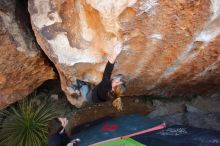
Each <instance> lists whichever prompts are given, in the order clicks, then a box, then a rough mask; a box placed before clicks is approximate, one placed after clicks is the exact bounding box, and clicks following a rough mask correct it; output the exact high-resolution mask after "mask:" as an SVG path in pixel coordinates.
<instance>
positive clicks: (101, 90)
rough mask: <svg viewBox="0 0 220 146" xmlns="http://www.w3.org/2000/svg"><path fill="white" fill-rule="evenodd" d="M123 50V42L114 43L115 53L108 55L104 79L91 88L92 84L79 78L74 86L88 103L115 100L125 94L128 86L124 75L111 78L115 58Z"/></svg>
mask: <svg viewBox="0 0 220 146" xmlns="http://www.w3.org/2000/svg"><path fill="white" fill-rule="evenodd" d="M121 50H122V44H121V43H120V42H117V43H116V44H115V45H114V49H113V54H112V55H111V56H109V57H108V63H107V65H106V67H105V70H104V74H103V78H102V81H101V82H100V83H99V84H98V85H97V86H95V87H94V88H93V89H91V85H90V84H89V83H86V82H84V81H81V80H77V84H76V85H74V86H73V88H74V90H75V91H76V93H78V95H81V96H82V98H84V100H85V101H86V102H88V103H97V102H104V101H107V100H114V99H116V98H118V97H120V96H123V95H124V93H125V91H126V87H125V82H124V81H123V75H122V74H118V75H115V76H113V77H112V78H111V74H112V70H113V68H114V64H115V60H116V58H117V56H118V55H119V53H120V52H121Z"/></svg>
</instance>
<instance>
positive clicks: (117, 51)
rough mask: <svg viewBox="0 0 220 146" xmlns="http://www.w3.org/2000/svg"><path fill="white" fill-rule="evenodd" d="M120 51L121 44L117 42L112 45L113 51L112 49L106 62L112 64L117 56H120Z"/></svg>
mask: <svg viewBox="0 0 220 146" xmlns="http://www.w3.org/2000/svg"><path fill="white" fill-rule="evenodd" d="M121 50H122V43H121V42H120V41H117V42H116V43H115V44H114V49H113V53H112V55H111V56H109V57H108V60H109V62H110V63H114V62H115V60H116V58H117V56H118V55H119V54H120V52H121Z"/></svg>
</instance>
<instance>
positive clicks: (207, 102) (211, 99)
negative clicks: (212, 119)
mask: <svg viewBox="0 0 220 146" xmlns="http://www.w3.org/2000/svg"><path fill="white" fill-rule="evenodd" d="M186 106H187V111H189V112H203V113H212V112H213V113H215V112H219V113H220V96H219V95H213V96H208V97H201V96H199V97H197V98H195V99H193V100H192V101H191V102H190V103H187V104H186Z"/></svg>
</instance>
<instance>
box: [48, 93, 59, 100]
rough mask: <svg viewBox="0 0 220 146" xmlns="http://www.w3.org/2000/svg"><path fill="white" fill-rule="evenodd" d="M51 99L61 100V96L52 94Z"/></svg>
mask: <svg viewBox="0 0 220 146" xmlns="http://www.w3.org/2000/svg"><path fill="white" fill-rule="evenodd" d="M50 98H51V99H52V100H54V101H55V100H58V99H59V96H58V95H57V94H52V95H50Z"/></svg>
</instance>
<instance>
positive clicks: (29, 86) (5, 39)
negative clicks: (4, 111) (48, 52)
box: [0, 0, 54, 109]
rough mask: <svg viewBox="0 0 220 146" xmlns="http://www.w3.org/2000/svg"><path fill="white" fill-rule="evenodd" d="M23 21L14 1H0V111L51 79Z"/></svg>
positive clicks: (19, 8) (47, 65) (41, 55)
mask: <svg viewBox="0 0 220 146" xmlns="http://www.w3.org/2000/svg"><path fill="white" fill-rule="evenodd" d="M18 4H21V2H20V1H18ZM27 14H28V13H27ZM26 18H28V16H26V15H25V9H23V8H22V7H21V6H19V5H17V6H16V0H1V1H0V109H1V108H4V107H6V106H7V105H9V104H11V103H13V102H15V101H18V100H21V99H22V98H24V97H25V96H27V95H28V94H30V93H31V92H32V91H33V90H34V89H35V88H37V87H38V86H39V85H41V84H42V83H43V82H44V81H45V80H48V79H52V78H54V72H53V69H52V68H51V67H50V66H49V64H48V60H46V58H45V56H43V54H42V52H41V51H40V48H39V47H37V45H36V41H35V40H34V37H33V35H32V34H31V31H30V29H28V25H27V23H26V22H28V21H26ZM29 28H30V27H29Z"/></svg>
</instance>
